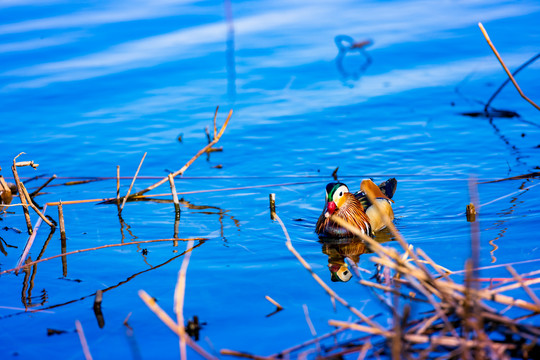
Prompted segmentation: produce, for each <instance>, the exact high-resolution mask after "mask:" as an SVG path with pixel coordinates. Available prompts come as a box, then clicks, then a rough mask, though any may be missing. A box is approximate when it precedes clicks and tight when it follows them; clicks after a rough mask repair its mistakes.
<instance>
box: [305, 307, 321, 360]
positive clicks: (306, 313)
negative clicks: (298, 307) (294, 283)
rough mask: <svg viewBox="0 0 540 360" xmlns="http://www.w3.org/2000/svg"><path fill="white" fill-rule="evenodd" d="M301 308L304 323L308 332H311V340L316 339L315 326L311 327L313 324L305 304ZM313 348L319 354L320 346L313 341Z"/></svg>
mask: <svg viewBox="0 0 540 360" xmlns="http://www.w3.org/2000/svg"><path fill="white" fill-rule="evenodd" d="M302 308H303V309H304V316H305V318H306V323H307V324H308V327H309V331H311V335H312V336H313V339H317V331H316V330H315V326H313V322H312V321H311V318H310V317H309V310H308V307H307V305H306V304H303V305H302ZM315 346H316V347H317V352H318V353H319V354H320V353H321V344H319V341H315Z"/></svg>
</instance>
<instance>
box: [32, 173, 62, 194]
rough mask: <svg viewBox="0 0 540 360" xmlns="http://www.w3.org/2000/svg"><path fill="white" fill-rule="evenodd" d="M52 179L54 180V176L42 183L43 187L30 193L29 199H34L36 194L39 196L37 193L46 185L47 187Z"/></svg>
mask: <svg viewBox="0 0 540 360" xmlns="http://www.w3.org/2000/svg"><path fill="white" fill-rule="evenodd" d="M54 179H56V174H54V175H53V176H51V177H50V178H49V180H47V181H45V182H44V183H43V185H41V186H40V187H38V188H37V189H36V190H34V191H32V192H31V193H30V196H31V197H34V196H36V195H37V194H39V192H40V191H41V190H43V189H44V188H45V187H46V186H47V185H49V184H50V183H51V181H53V180H54Z"/></svg>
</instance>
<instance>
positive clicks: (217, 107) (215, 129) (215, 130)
mask: <svg viewBox="0 0 540 360" xmlns="http://www.w3.org/2000/svg"><path fill="white" fill-rule="evenodd" d="M218 110H219V105H218V106H216V112H214V140H215V139H216V136H217V125H216V119H217V114H218Z"/></svg>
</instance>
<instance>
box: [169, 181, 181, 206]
mask: <svg viewBox="0 0 540 360" xmlns="http://www.w3.org/2000/svg"><path fill="white" fill-rule="evenodd" d="M169 184H170V185H171V194H172V198H173V203H174V207H175V208H176V209H178V208H179V206H180V202H179V201H178V194H177V193H176V185H175V184H174V178H173V176H172V173H171V174H169Z"/></svg>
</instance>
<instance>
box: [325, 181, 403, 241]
mask: <svg viewBox="0 0 540 360" xmlns="http://www.w3.org/2000/svg"><path fill="white" fill-rule="evenodd" d="M396 187H397V180H396V179H395V178H391V179H388V180H386V181H384V182H383V183H381V184H380V185H379V186H377V185H375V183H374V182H373V181H371V180H369V179H368V180H363V181H362V183H361V185H360V191H358V192H356V193H351V192H349V188H348V187H347V185H345V184H343V183H340V182H334V183H329V184H328V185H326V197H325V205H324V209H323V212H322V214H321V216H319V220H318V221H317V225H316V226H315V232H316V233H317V234H319V235H320V236H326V237H334V238H335V237H338V238H340V237H354V234H353V233H351V232H350V231H348V230H346V229H345V228H343V227H341V226H339V225H338V224H336V223H335V222H333V221H331V220H330V216H332V215H334V216H337V217H340V218H342V219H344V220H345V221H347V222H348V223H349V224H351V225H352V226H354V227H356V228H357V229H358V230H360V231H361V232H362V233H364V234H366V235H368V236H373V234H374V233H375V232H376V231H379V230H381V229H383V228H385V227H386V225H385V224H384V221H383V218H382V216H381V214H380V213H379V212H378V211H377V209H376V208H375V207H374V206H372V205H373V204H372V203H371V202H370V201H369V199H368V197H367V195H366V191H367V190H368V189H369V191H370V192H371V193H372V194H374V196H375V198H376V201H377V203H378V204H379V205H380V208H381V209H382V211H383V212H384V213H385V214H386V215H387V216H388V217H389V218H390V220H393V219H394V211H393V210H392V203H393V202H394V201H393V200H392V196H393V195H394V193H395V192H396Z"/></svg>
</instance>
